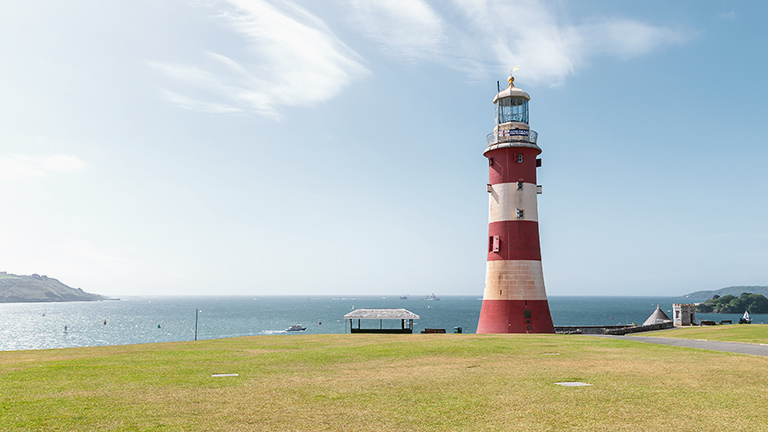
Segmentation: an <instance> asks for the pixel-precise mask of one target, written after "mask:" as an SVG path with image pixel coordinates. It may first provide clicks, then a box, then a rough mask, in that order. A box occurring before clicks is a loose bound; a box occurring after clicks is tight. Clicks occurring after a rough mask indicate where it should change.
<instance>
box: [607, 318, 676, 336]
mask: <svg viewBox="0 0 768 432" xmlns="http://www.w3.org/2000/svg"><path fill="white" fill-rule="evenodd" d="M674 326H675V325H674V324H673V323H672V321H667V322H665V323H661V324H649V325H641V326H634V327H626V328H623V329H606V330H605V334H607V335H625V334H627V333H640V332H646V331H652V330H664V329H670V328H673V327H674Z"/></svg>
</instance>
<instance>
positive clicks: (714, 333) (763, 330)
mask: <svg viewBox="0 0 768 432" xmlns="http://www.w3.org/2000/svg"><path fill="white" fill-rule="evenodd" d="M642 335H643V336H654V337H668V338H677V339H700V340H709V341H720V342H746V343H758V344H768V324H749V325H745V324H741V325H739V324H729V325H717V326H704V327H683V328H676V329H673V330H665V331H659V332H650V333H643V334H642Z"/></svg>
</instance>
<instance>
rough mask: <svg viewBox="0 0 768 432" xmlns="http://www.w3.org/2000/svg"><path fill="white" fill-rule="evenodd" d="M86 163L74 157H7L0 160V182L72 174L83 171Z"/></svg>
mask: <svg viewBox="0 0 768 432" xmlns="http://www.w3.org/2000/svg"><path fill="white" fill-rule="evenodd" d="M85 166H86V163H85V162H84V161H82V160H81V159H78V158H77V157H75V156H68V155H54V156H44V157H36V156H26V155H19V154H14V155H9V156H4V157H2V158H0V180H16V179H22V178H29V177H37V178H43V177H48V176H49V175H51V174H55V173H72V172H77V171H80V170H82V169H84V168H85Z"/></svg>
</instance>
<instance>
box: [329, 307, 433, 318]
mask: <svg viewBox="0 0 768 432" xmlns="http://www.w3.org/2000/svg"><path fill="white" fill-rule="evenodd" d="M344 319H419V316H418V315H416V314H415V313H413V312H411V311H409V310H406V309H402V308H401V309H355V310H353V311H352V312H350V313H348V314H346V315H344Z"/></svg>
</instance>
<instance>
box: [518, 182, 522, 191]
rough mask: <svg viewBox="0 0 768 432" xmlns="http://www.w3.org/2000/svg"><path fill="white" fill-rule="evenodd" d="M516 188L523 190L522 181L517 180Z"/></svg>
mask: <svg viewBox="0 0 768 432" xmlns="http://www.w3.org/2000/svg"><path fill="white" fill-rule="evenodd" d="M517 190H523V182H521V181H520V180H518V181H517Z"/></svg>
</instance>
